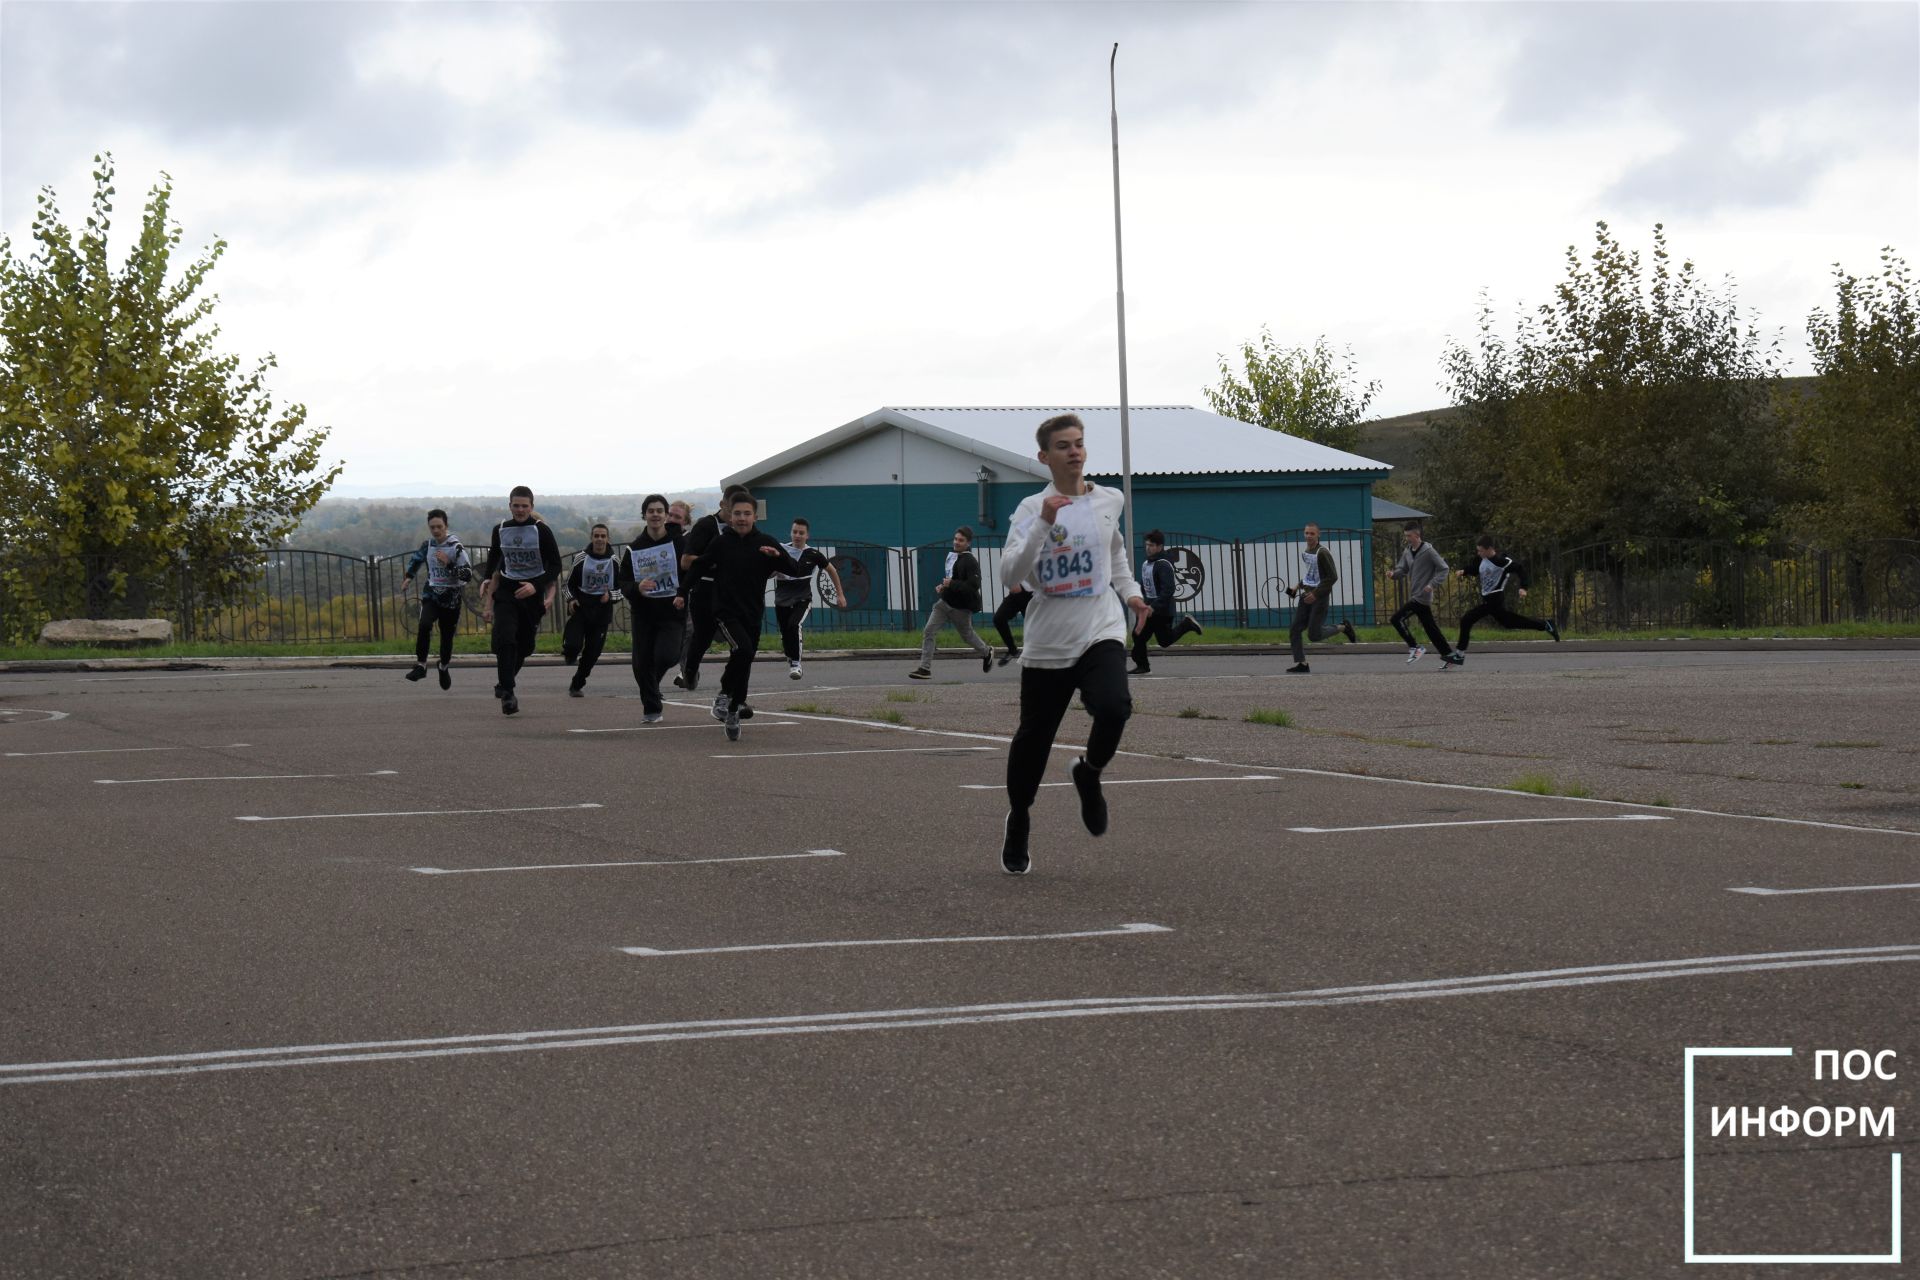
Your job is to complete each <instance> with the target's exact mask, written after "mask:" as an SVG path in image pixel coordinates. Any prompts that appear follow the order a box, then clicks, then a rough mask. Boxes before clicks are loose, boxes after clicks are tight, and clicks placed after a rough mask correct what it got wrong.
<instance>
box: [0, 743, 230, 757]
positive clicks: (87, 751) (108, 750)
mask: <svg viewBox="0 0 1920 1280" xmlns="http://www.w3.org/2000/svg"><path fill="white" fill-rule="evenodd" d="M252 745H253V744H252V743H251V742H229V743H227V744H226V745H225V746H223V747H87V748H84V749H82V750H78V751H9V752H7V755H8V756H111V755H125V754H131V753H133V752H135V751H233V750H236V749H238V748H240V747H250V746H252Z"/></svg>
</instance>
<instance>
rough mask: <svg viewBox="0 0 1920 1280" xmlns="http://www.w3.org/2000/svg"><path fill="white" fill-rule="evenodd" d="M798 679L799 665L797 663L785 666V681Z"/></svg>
mask: <svg viewBox="0 0 1920 1280" xmlns="http://www.w3.org/2000/svg"><path fill="white" fill-rule="evenodd" d="M799 678H800V664H799V663H797V662H793V663H789V664H788V665H787V679H789V680H798V679H799Z"/></svg>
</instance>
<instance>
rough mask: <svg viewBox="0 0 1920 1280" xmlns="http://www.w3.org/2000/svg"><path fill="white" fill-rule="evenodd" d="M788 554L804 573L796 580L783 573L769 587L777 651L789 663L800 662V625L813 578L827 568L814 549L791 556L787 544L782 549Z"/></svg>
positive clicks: (809, 600)
mask: <svg viewBox="0 0 1920 1280" xmlns="http://www.w3.org/2000/svg"><path fill="white" fill-rule="evenodd" d="M785 549H786V552H787V554H788V555H791V556H793V558H794V562H795V563H797V564H798V565H800V567H801V568H803V569H805V570H806V574H805V576H803V577H799V578H789V577H787V576H785V575H784V574H783V575H781V577H780V579H779V581H777V582H775V583H774V584H773V618H774V621H775V622H778V623H779V624H780V649H781V651H782V652H783V653H785V654H786V655H787V661H788V662H789V663H798V662H799V661H800V624H801V623H803V622H805V621H806V620H807V614H808V612H809V611H811V610H812V608H813V575H814V574H815V573H816V572H818V571H819V570H821V569H824V568H826V567H827V557H826V555H825V553H823V552H822V551H821V550H820V548H818V547H808V548H806V549H805V550H804V551H801V552H800V553H799V554H798V555H794V552H793V547H792V546H791V544H788V545H787V546H786V548H785Z"/></svg>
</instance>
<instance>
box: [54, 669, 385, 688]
mask: <svg viewBox="0 0 1920 1280" xmlns="http://www.w3.org/2000/svg"><path fill="white" fill-rule="evenodd" d="M346 671H360V672H369V673H373V674H385V669H384V668H380V667H295V668H292V669H290V670H287V671H181V672H168V673H167V674H165V675H158V676H81V677H79V678H78V679H77V680H76V681H75V682H74V683H76V684H132V683H133V682H134V681H135V680H245V679H249V678H252V677H255V676H316V675H328V674H334V675H338V674H340V673H342V672H346Z"/></svg>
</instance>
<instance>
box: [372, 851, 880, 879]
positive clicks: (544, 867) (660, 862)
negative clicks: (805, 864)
mask: <svg viewBox="0 0 1920 1280" xmlns="http://www.w3.org/2000/svg"><path fill="white" fill-rule="evenodd" d="M846 856H847V855H846V854H844V853H842V852H841V851H840V850H838V849H809V850H807V851H806V852H805V853H750V854H745V855H742V856H740V857H736V858H661V859H657V860H655V861H652V862H548V863H541V864H539V865H537V866H534V865H530V866H516V867H408V868H407V870H409V871H413V872H417V873H418V874H420V875H423V876H471V875H478V874H480V873H481V872H483V871H578V870H582V869H584V868H587V867H701V866H706V865H707V864H709V863H714V862H779V861H782V860H783V859H787V858H844V857H846Z"/></svg>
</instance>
